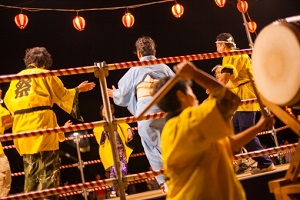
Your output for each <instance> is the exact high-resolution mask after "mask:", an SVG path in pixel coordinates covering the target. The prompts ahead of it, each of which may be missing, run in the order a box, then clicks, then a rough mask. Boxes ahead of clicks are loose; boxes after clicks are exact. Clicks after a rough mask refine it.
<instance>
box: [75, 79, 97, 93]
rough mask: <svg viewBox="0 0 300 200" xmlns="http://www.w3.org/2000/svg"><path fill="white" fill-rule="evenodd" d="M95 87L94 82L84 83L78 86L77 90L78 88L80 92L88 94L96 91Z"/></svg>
mask: <svg viewBox="0 0 300 200" xmlns="http://www.w3.org/2000/svg"><path fill="white" fill-rule="evenodd" d="M95 86H96V84H95V83H94V82H88V81H83V82H82V83H80V84H79V85H78V87H77V88H78V92H87V91H90V90H92V89H94V87H95Z"/></svg>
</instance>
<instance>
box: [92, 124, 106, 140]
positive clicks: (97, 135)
mask: <svg viewBox="0 0 300 200" xmlns="http://www.w3.org/2000/svg"><path fill="white" fill-rule="evenodd" d="M103 130H104V127H103V126H99V127H96V128H94V130H93V132H94V135H95V139H96V141H97V143H98V144H99V145H100V140H101V136H102V132H103Z"/></svg>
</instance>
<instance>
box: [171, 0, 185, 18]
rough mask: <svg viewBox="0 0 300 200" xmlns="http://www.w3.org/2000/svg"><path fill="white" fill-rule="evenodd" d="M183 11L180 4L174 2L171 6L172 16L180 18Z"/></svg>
mask: <svg viewBox="0 0 300 200" xmlns="http://www.w3.org/2000/svg"><path fill="white" fill-rule="evenodd" d="M183 12H184V8H183V6H182V5H180V4H178V3H175V4H174V5H173V6H172V13H173V15H174V17H176V18H180V17H181V16H182V14H183Z"/></svg>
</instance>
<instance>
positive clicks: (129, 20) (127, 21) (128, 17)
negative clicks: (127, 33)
mask: <svg viewBox="0 0 300 200" xmlns="http://www.w3.org/2000/svg"><path fill="white" fill-rule="evenodd" d="M122 22H123V25H124V26H125V27H126V28H131V27H132V26H133V24H134V17H133V15H132V14H131V13H130V12H126V13H125V15H123V17H122Z"/></svg>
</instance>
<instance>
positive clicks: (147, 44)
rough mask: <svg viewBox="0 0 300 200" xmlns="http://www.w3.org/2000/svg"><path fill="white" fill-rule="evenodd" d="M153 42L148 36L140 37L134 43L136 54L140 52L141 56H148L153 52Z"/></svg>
mask: <svg viewBox="0 0 300 200" xmlns="http://www.w3.org/2000/svg"><path fill="white" fill-rule="evenodd" d="M155 47H156V46H155V42H154V40H153V39H152V38H150V37H149V36H142V37H140V38H138V39H137V41H136V42H135V48H136V53H137V52H140V53H141V54H142V56H150V55H153V54H154V52H155Z"/></svg>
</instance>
